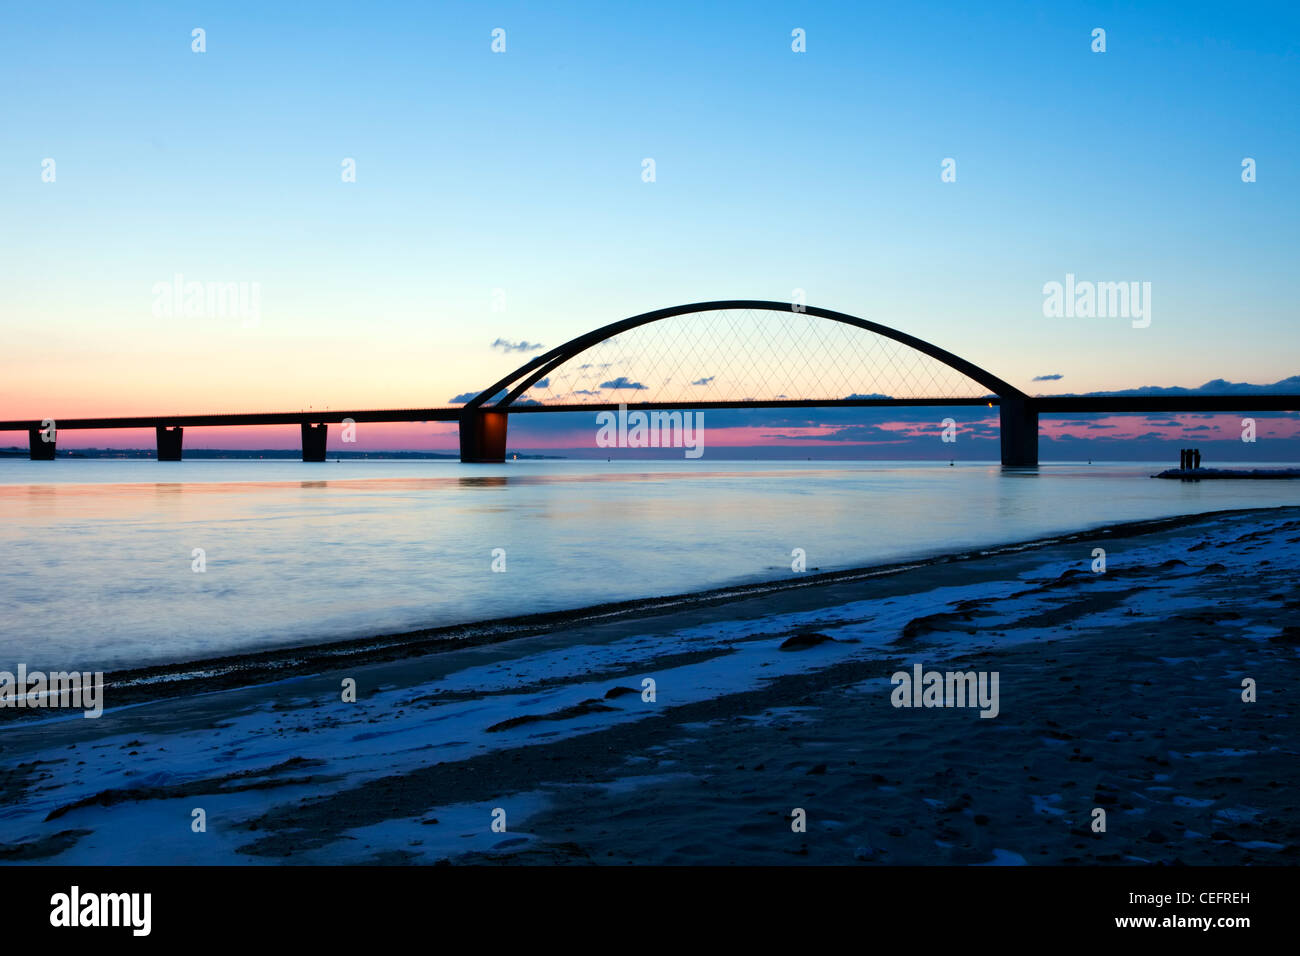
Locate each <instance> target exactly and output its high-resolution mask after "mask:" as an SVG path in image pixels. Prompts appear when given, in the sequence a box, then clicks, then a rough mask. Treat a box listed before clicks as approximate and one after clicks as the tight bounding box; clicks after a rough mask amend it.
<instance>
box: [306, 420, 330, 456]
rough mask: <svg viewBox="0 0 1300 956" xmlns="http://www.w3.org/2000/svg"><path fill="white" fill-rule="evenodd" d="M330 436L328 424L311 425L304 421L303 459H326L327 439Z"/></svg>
mask: <svg viewBox="0 0 1300 956" xmlns="http://www.w3.org/2000/svg"><path fill="white" fill-rule="evenodd" d="M328 436H329V426H328V425H324V424H321V425H309V424H308V423H307V422H303V423H302V460H303V461H324V460H325V439H326V438H327V437H328Z"/></svg>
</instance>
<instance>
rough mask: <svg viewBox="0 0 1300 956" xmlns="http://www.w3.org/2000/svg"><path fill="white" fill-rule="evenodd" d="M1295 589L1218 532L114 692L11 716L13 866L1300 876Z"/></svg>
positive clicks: (1281, 540)
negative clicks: (800, 825) (759, 867)
mask: <svg viewBox="0 0 1300 956" xmlns="http://www.w3.org/2000/svg"><path fill="white" fill-rule="evenodd" d="M1097 547H1102V548H1105V550H1106V559H1107V566H1106V569H1105V571H1104V572H1102V573H1097V572H1094V571H1093V562H1094V560H1095V559H1094V554H1093V549H1094V548H1097ZM1298 570H1300V509H1295V508H1288V509H1268V510H1257V511H1249V512H1232V513H1220V514H1216V515H1209V516H1200V517H1194V518H1180V519H1173V520H1171V521H1167V522H1144V523H1142V524H1140V525H1130V526H1116V527H1112V528H1109V529H1100V530H1095V531H1090V532H1086V533H1080V534H1078V535H1073V536H1067V537H1064V538H1059V539H1055V540H1053V541H1050V542H1045V543H1037V544H1028V545H1024V546H1017V547H1007V548H1003V549H997V550H996V551H995V552H994V553H986V554H982V555H981V554H978V553H976V554H970V555H961V556H954V558H952V559H948V560H943V561H936V562H926V563H920V564H918V565H916V566H910V567H902V568H892V569H871V570H864V571H860V572H844V573H841V574H838V575H827V576H823V577H822V578H821V579H819V580H815V581H814V580H809V579H807V578H804V579H802V580H798V581H792V582H790V584H789V586H771V585H769V586H759V587H755V588H748V589H733V590H731V591H728V592H723V593H719V592H715V593H711V594H708V595H700V596H694V597H682V598H675V599H662V600H660V601H658V602H641V603H640V604H639V605H638V606H635V607H632V606H624V607H615V608H605V609H595V610H590V611H586V612H577V613H574V614H572V615H569V616H567V617H563V618H560V619H553V620H546V621H543V622H539V623H535V624H534V625H533V626H530V625H529V624H528V623H519V622H512V623H509V624H506V625H492V626H485V627H482V628H480V629H478V631H477V632H476V636H470V637H466V638H463V639H461V638H457V639H454V640H452V639H448V638H447V637H446V635H441V636H434V637H427V636H426V639H424V640H415V641H412V642H409V644H407V645H403V644H402V643H401V642H400V641H388V640H385V641H378V642H373V643H372V644H371V650H370V651H369V652H367V651H366V650H365V647H364V644H359V645H358V646H357V647H356V648H353V649H352V651H353V652H352V653H345V654H343V655H342V656H336V655H338V652H339V649H338V648H331V649H320V652H319V653H317V652H315V651H310V650H308V651H302V652H299V653H300V657H299V659H298V660H297V661H296V662H294V663H292V665H291V666H284V667H271V668H266V669H264V670H263V671H261V672H258V671H255V670H252V669H239V670H237V671H233V672H232V671H225V670H224V669H223V668H221V667H215V668H212V671H213V672H214V674H217V675H218V676H215V677H213V678H212V679H211V686H210V687H208V688H207V691H208V692H205V693H195V691H196V690H198V689H199V688H203V687H204V684H203V678H202V677H198V676H191V677H189V678H188V679H187V680H186V681H184V682H179V683H178V682H175V681H168V680H160V681H152V682H147V683H136V684H134V685H133V686H136V687H143V688H148V690H147V691H142V690H136V691H133V692H132V693H133V694H134V696H133V697H131V698H130V699H129V702H130V704H131V705H130V706H126V707H121V706H120V704H121V696H122V695H120V694H119V695H117V696H116V697H115V695H114V693H113V691H112V689H111V688H110V693H109V697H108V706H109V708H110V709H109V710H108V711H107V712H106V713H105V715H104V717H103V718H101V719H99V720H84V719H80V718H72V719H62V720H57V721H46V722H43V723H33V722H32V721H31V720H30V719H26V718H25V719H19V720H10V721H8V722H6V723H4V724H3V725H0V753H2V754H3V756H4V758H5V760H4V762H3V764H4V766H5V768H6V769H5V770H4V771H3V775H2V776H0V804H2V805H3V813H2V814H0V860H6V861H9V862H22V861H32V862H47V863H49V862H53V863H73V864H77V863H99V862H110V863H111V862H121V863H128V862H144V863H188V862H194V863H200V862H209V863H234V864H240V863H284V862H288V863H294V862H304V863H438V862H444V861H447V862H452V863H491V864H508V863H573V862H576V863H668V864H682V863H721V864H788V863H800V862H808V863H822V864H826V863H835V864H860V865H873V864H927V863H932V864H984V863H1020V862H1026V863H1030V864H1035V863H1119V864H1123V863H1147V862H1165V863H1189V864H1197V863H1218V864H1237V863H1295V862H1297V854H1298V853H1300V849H1298V847H1300V798H1297V797H1296V796H1295V795H1294V794H1295V790H1294V786H1293V785H1294V781H1295V773H1296V770H1295V768H1296V767H1297V766H1300V764H1298V763H1297V757H1300V716H1298V715H1297V711H1296V707H1295V699H1294V698H1295V693H1296V688H1297V687H1298V686H1300V684H1298V683H1297V677H1300V657H1298V653H1297V652H1298V651H1300V628H1297V625H1300V613H1298V612H1300V588H1298V587H1297V584H1296V581H1297V580H1298V577H1297V571H1298ZM825 638H829V640H826V639H825ZM431 644H436V648H432V649H431V647H430V645H431ZM917 663H920V664H922V665H923V667H924V668H925V669H931V668H934V669H938V670H941V671H959V670H960V671H967V670H969V671H977V672H986V673H989V672H994V671H996V672H997V673H998V674H999V676H1000V681H999V691H1000V700H999V712H998V714H997V716H996V717H994V718H991V719H988V718H981V717H980V716H979V711H978V709H975V708H957V707H934V708H900V707H895V706H894V705H893V697H892V692H893V689H894V688H893V685H892V684H891V682H890V677H891V675H892V674H893V673H895V672H896V671H900V670H902V671H910V670H911V669H912V668H913V666H914V665H915V664H917ZM203 670H204V668H203V667H189V668H188V671H189V672H190V673H191V674H201V673H202V672H203ZM232 673H234V674H238V675H239V677H238V679H235V678H233V677H231V674H232ZM272 678H273V682H271V683H266V682H265V681H267V680H268V679H272ZM344 678H351V679H354V680H355V681H356V683H357V690H358V697H357V701H356V702H355V703H351V702H343V701H342V700H341V699H340V690H339V688H340V686H341V683H342V681H343V679H344ZM647 678H649V679H652V680H653V681H654V682H655V695H654V696H655V699H654V700H653V701H651V700H647V699H645V695H643V681H645V680H646V679H647ZM1244 678H1251V679H1253V680H1254V681H1255V682H1256V689H1255V692H1256V695H1257V699H1256V700H1255V701H1253V702H1245V701H1243V700H1242V693H1243V688H1242V681H1243V679H1244ZM119 680H120V678H119ZM178 687H179V688H183V694H182V695H181V696H175V694H176V689H177V688H178ZM115 707H117V708H119V709H113V708H115ZM195 808H202V809H203V810H204V812H205V814H206V819H207V829H206V831H205V832H203V833H195V832H193V830H192V828H191V825H190V824H191V818H192V813H193V810H194V809H195ZM1097 809H1101V810H1104V811H1105V817H1106V829H1105V832H1094V831H1093V829H1092V828H1091V824H1092V822H1093V819H1094V813H1095V811H1096V810H1097ZM796 810H802V811H803V816H804V817H805V818H806V829H805V830H804V832H796V830H795V829H793V828H792V822H794V820H795V819H796V818H797V817H799V816H800V815H799V814H798V813H796ZM494 811H496V817H498V818H499V817H500V816H501V814H502V813H503V814H504V817H505V820H506V829H505V832H498V831H494V830H493V827H492V823H493V819H494Z"/></svg>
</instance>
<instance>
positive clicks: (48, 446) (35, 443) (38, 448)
mask: <svg viewBox="0 0 1300 956" xmlns="http://www.w3.org/2000/svg"><path fill="white" fill-rule="evenodd" d="M55 445H56V442H53V441H46V440H45V439H44V438H42V437H41V429H39V428H29V429H27V447H28V449H29V457H30V458H31V460H32V461H53V460H54V449H55Z"/></svg>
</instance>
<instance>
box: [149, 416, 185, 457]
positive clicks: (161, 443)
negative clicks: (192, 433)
mask: <svg viewBox="0 0 1300 956" xmlns="http://www.w3.org/2000/svg"><path fill="white" fill-rule="evenodd" d="M184 432H185V429H183V428H181V427H180V426H179V425H177V426H176V427H175V428H168V427H167V426H165V425H159V426H157V427H156V428H154V434H155V435H157V436H158V460H159V461H180V460H181V441H182V438H181V436H182V435H183V434H184Z"/></svg>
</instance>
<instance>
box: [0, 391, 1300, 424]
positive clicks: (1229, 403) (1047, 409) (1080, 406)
mask: <svg viewBox="0 0 1300 956" xmlns="http://www.w3.org/2000/svg"><path fill="white" fill-rule="evenodd" d="M625 404H626V406H627V408H628V410H629V411H635V410H644V411H657V410H672V409H689V410H696V411H708V410H709V409H711V408H716V409H726V408H880V407H937V408H943V407H961V406H978V405H985V406H989V407H993V406H996V405H1000V404H1001V402H1000V401H999V399H998V397H997V396H996V395H988V396H984V397H982V398H844V399H838V400H826V399H782V400H770V401H760V402H747V401H727V402H627V403H625ZM1027 405H1028V406H1029V407H1030V408H1031V409H1033V410H1035V411H1037V412H1038V413H1039V414H1040V415H1052V414H1057V415H1069V414H1077V413H1083V412H1102V413H1105V412H1110V413H1115V414H1120V413H1140V412H1238V411H1255V412H1263V411H1300V395H1042V396H1031V397H1030V398H1029V399H1028V401H1027ZM619 407H620V406H619V404H618V403H615V402H603V403H595V402H592V403H582V404H572V405H532V404H524V403H520V402H516V403H514V404H513V405H510V406H509V407H508V408H507V409H502V410H503V411H506V412H508V414H511V415H520V414H524V415H526V414H534V413H538V412H602V411H617V410H618V408H619ZM493 408H494V406H492V405H486V406H483V407H482V409H481V410H483V411H488V410H492V409H493ZM461 411H462V410H461V408H460V407H446V406H443V407H439V408H387V409H360V410H356V411H297V412H238V413H222V414H203V415H133V416H125V417H119V418H53V419H52V420H53V421H54V424H55V426H56V427H57V428H58V429H59V430H60V431H63V430H77V429H100V428H158V427H166V428H174V427H177V426H180V427H190V428H205V427H225V426H237V425H304V424H323V423H326V424H329V423H337V422H342V421H344V420H345V419H351V420H352V421H354V422H454V421H458V420H459V419H460V416H461ZM41 427H42V423H41V421H40V420H39V419H11V420H8V421H0V431H27V430H29V429H33V428H35V429H39V428H41Z"/></svg>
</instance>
